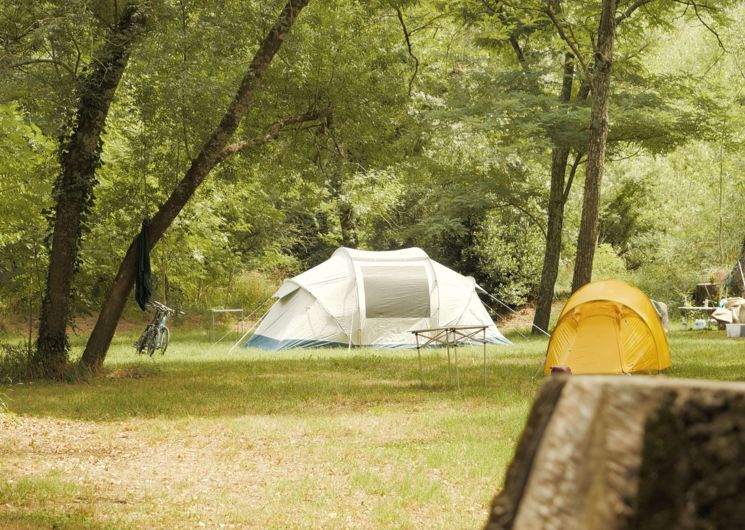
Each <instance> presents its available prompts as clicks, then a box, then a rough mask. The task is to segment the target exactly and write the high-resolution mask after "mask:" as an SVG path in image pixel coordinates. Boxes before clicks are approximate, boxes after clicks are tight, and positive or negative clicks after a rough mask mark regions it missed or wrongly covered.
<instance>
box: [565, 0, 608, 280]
mask: <svg viewBox="0 0 745 530" xmlns="http://www.w3.org/2000/svg"><path fill="white" fill-rule="evenodd" d="M615 11H616V0H603V6H602V13H601V15H600V16H601V18H600V30H599V32H598V47H597V51H596V52H595V62H594V68H593V74H592V82H591V85H592V112H591V114H590V141H589V144H588V149H587V173H586V176H585V191H584V198H583V201H582V220H581V222H580V230H579V237H578V239H577V257H576V259H575V262H574V277H573V279H572V292H574V291H576V290H577V289H579V288H580V287H582V286H583V285H585V284H586V283H589V282H590V281H591V280H592V262H593V258H594V257H595V246H596V245H597V239H598V215H599V210H600V186H601V184H602V181H603V166H604V164H605V145H606V142H607V139H608V98H609V95H610V79H611V65H612V59H613V43H614V40H615V35H616V31H615V18H614V16H615Z"/></svg>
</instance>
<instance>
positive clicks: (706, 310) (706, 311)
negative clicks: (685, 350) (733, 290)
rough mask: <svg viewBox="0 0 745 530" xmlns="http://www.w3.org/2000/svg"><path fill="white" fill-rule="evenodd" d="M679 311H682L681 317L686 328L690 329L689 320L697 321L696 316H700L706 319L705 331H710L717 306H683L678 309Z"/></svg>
mask: <svg viewBox="0 0 745 530" xmlns="http://www.w3.org/2000/svg"><path fill="white" fill-rule="evenodd" d="M678 309H679V310H680V316H681V320H682V324H683V327H684V328H686V329H687V328H688V320H689V319H692V320H695V318H696V314H700V315H702V316H704V317H705V318H706V326H705V328H704V329H709V320H710V319H711V314H712V313H713V312H714V311H716V310H717V306H700V307H695V306H683V307H678Z"/></svg>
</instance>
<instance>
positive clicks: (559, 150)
mask: <svg viewBox="0 0 745 530" xmlns="http://www.w3.org/2000/svg"><path fill="white" fill-rule="evenodd" d="M573 81H574V56H573V55H572V54H571V53H567V54H566V55H565V56H564V81H563V83H562V86H561V94H560V95H559V98H560V100H561V101H562V103H568V102H569V100H570V98H571V97H572V84H573ZM568 160H569V148H568V147H563V146H562V147H558V146H556V147H554V148H553V149H551V188H550V190H549V196H548V230H547V234H546V249H545V252H544V254H543V270H542V271H541V283H540V286H539V287H538V301H537V303H536V308H535V316H534V318H533V333H534V334H536V333H540V332H541V330H543V331H545V330H547V329H548V324H549V320H550V319H551V303H552V302H553V299H554V285H556V277H557V275H558V274H559V259H560V257H561V231H562V228H563V225H564V181H565V180H566V169H567V161H568Z"/></svg>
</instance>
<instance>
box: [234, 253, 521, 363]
mask: <svg viewBox="0 0 745 530" xmlns="http://www.w3.org/2000/svg"><path fill="white" fill-rule="evenodd" d="M480 289H481V288H480V287H478V286H477V285H476V282H475V281H474V279H473V278H471V277H466V276H462V275H460V274H458V273H457V272H455V271H452V270H450V269H448V268H447V267H445V266H443V265H440V264H439V263H437V262H436V261H434V260H432V259H430V258H429V256H427V254H426V253H425V252H424V251H423V250H421V249H419V248H407V249H403V250H393V251H387V252H372V251H365V250H353V249H349V248H340V249H338V250H337V251H336V252H334V254H333V255H332V256H331V258H329V259H328V260H327V261H324V262H323V263H321V264H320V265H317V266H316V267H313V268H312V269H310V270H307V271H305V272H304V273H302V274H300V275H298V276H295V277H294V278H290V279H288V280H285V282H284V283H283V284H282V286H281V287H280V288H279V290H278V291H277V292H276V293H275V294H274V298H276V299H277V301H276V302H275V304H274V305H273V306H272V307H271V309H270V310H269V311H268V312H267V314H266V315H265V316H264V319H263V320H262V322H261V324H260V325H259V327H258V328H257V329H256V331H255V332H254V334H253V336H252V337H251V338H250V339H249V340H248V341H247V342H246V343H245V346H246V347H256V348H261V349H264V350H282V349H287V348H310V347H321V346H363V345H365V346H376V347H381V348H402V347H403V348H407V347H415V346H416V339H415V337H414V334H413V333H411V331H412V330H417V329H430V328H441V327H449V326H468V325H478V326H482V325H483V326H487V328H486V333H485V338H486V341H487V342H490V343H501V344H509V343H510V342H509V341H508V340H507V339H506V338H505V337H504V336H503V335H502V334H501V333H500V332H499V330H498V329H497V327H496V326H495V325H494V322H493V321H492V320H491V318H490V317H489V314H488V313H487V311H486V309H485V308H484V305H483V304H482V303H481V300H479V297H478V294H477V290H480ZM479 335H481V333H479ZM482 339H483V336H482V337H478V338H476V339H474V340H482Z"/></svg>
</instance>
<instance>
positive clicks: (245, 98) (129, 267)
mask: <svg viewBox="0 0 745 530" xmlns="http://www.w3.org/2000/svg"><path fill="white" fill-rule="evenodd" d="M309 1H310V0H288V2H287V4H286V5H285V7H284V9H283V10H282V12H281V13H280V15H279V17H278V18H277V20H276V21H275V23H274V25H273V26H272V28H271V29H270V30H269V33H268V34H267V35H266V37H264V40H263V41H262V43H261V45H260V46H259V49H258V50H257V51H256V54H255V55H254V58H253V60H252V61H251V64H250V65H249V67H248V70H247V71H246V74H245V75H244V77H243V80H242V81H241V84H240V87H239V88H238V91H237V93H236V95H235V97H234V98H233V101H232V102H231V103H230V106H229V107H228V109H227V111H226V112H225V115H224V116H223V118H222V120H221V121H220V124H219V125H218V126H217V128H216V129H215V130H214V131H213V133H212V135H211V136H210V138H209V140H207V143H206V144H205V145H204V147H203V148H202V150H201V152H200V153H199V154H198V155H197V157H196V158H195V159H194V160H193V161H192V163H191V166H190V167H189V169H188V170H187V172H186V174H185V175H184V177H183V179H182V180H181V182H179V184H178V186H177V187H176V189H175V190H174V191H173V192H172V193H171V196H170V197H169V198H168V200H167V201H166V202H165V204H163V206H161V207H160V209H159V210H158V212H157V213H156V214H155V216H154V217H153V219H152V222H151V224H150V227H149V228H148V240H149V241H150V246H151V247H152V246H154V245H155V244H156V243H157V241H158V240H159V239H160V238H161V237H162V236H163V234H164V233H165V231H166V230H167V229H168V227H169V226H170V225H171V223H172V222H173V220H174V219H175V218H176V216H177V215H178V214H179V212H180V211H181V210H182V208H183V207H184V206H185V205H186V203H187V202H188V201H189V199H191V197H192V196H193V195H194V193H195V192H196V190H197V188H198V187H199V185H200V184H201V183H202V182H203V181H204V179H205V178H206V177H207V175H208V174H209V172H210V171H211V170H212V169H213V168H214V167H215V166H216V165H217V164H219V163H220V162H221V161H222V160H224V159H225V158H226V157H227V156H229V155H231V154H234V153H236V152H237V151H238V150H240V149H241V148H242V146H244V145H245V143H243V144H242V143H238V144H233V145H228V142H229V141H230V138H231V136H232V135H233V133H234V132H235V130H236V128H237V127H238V124H239V123H240V120H241V118H242V117H243V115H244V114H245V113H246V110H247V109H248V107H249V105H250V104H251V102H252V101H253V97H254V95H255V93H256V90H257V88H258V87H259V86H260V85H261V82H262V80H263V78H264V75H265V73H266V70H267V68H268V67H269V64H270V63H271V62H272V59H273V58H274V56H275V54H276V53H277V51H278V50H279V48H280V46H281V45H282V41H283V39H284V37H285V35H286V34H287V32H288V31H289V30H290V28H291V27H292V25H293V23H294V22H295V20H296V18H297V16H298V14H299V13H300V11H301V10H302V9H303V8H304V7H305V6H306V5H307V4H308V2H309ZM278 130H279V129H277V131H276V132H275V136H276V134H277V133H278ZM270 139H271V137H269V136H267V137H266V141H269V140H270ZM257 143H259V142H257ZM136 248H137V246H136V241H132V243H131V244H130V246H129V249H128V250H127V253H126V255H125V256H124V259H123V260H122V263H121V265H120V266H119V271H118V272H117V274H116V277H115V278H114V283H113V285H112V286H111V290H110V291H109V294H108V296H107V298H106V301H105V302H104V305H103V307H102V308H101V312H100V313H99V315H98V320H97V321H96V325H95V327H94V328H93V332H92V333H91V336H90V338H89V339H88V344H87V345H86V347H85V351H84V352H83V357H82V358H81V360H80V362H81V364H82V365H83V366H84V367H86V368H88V369H90V370H93V371H96V370H98V369H99V368H100V367H101V366H102V365H103V361H104V359H105V358H106V352H107V351H108V349H109V345H110V344H111V339H112V338H113V336H114V332H115V330H116V325H117V323H118V322H119V318H120V317H121V314H122V310H123V309H124V305H125V303H126V301H127V297H128V296H129V293H130V291H131V290H132V284H133V283H134V277H135V255H136Z"/></svg>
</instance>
